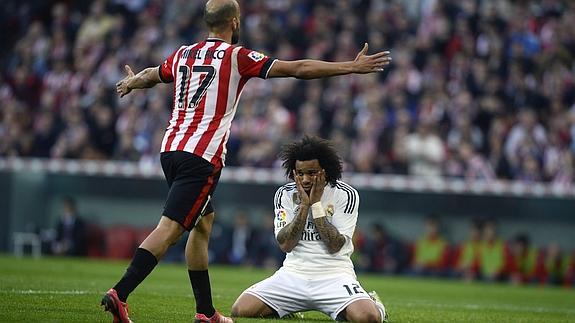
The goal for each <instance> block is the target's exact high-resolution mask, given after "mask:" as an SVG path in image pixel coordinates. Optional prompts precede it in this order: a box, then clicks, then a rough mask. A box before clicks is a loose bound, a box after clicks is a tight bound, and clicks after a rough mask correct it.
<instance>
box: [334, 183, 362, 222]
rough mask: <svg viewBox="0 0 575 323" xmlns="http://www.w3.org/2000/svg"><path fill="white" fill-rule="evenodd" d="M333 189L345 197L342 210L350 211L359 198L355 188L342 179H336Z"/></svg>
mask: <svg viewBox="0 0 575 323" xmlns="http://www.w3.org/2000/svg"><path fill="white" fill-rule="evenodd" d="M335 190H336V191H338V193H339V194H341V195H342V198H344V199H346V203H345V208H344V210H343V212H344V213H348V214H349V213H352V212H353V210H354V209H355V206H356V205H357V203H358V200H359V193H358V192H357V190H356V189H355V188H353V187H352V186H351V185H349V184H347V183H345V182H342V181H337V183H336V184H335Z"/></svg>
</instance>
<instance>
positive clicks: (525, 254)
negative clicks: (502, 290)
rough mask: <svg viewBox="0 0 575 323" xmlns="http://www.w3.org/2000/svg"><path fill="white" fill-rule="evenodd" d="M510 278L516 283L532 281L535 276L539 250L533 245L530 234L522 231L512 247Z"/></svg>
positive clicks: (512, 243)
mask: <svg viewBox="0 0 575 323" xmlns="http://www.w3.org/2000/svg"><path fill="white" fill-rule="evenodd" d="M509 251H510V256H511V257H510V268H509V275H510V276H509V278H510V279H511V282H512V283H514V284H522V283H527V282H531V281H532V280H533V279H534V277H535V265H536V261H537V251H536V250H535V249H534V248H533V247H532V246H531V243H530V241H529V236H527V234H525V233H520V234H518V235H516V236H515V238H514V239H513V241H512V242H511V247H510V250H509Z"/></svg>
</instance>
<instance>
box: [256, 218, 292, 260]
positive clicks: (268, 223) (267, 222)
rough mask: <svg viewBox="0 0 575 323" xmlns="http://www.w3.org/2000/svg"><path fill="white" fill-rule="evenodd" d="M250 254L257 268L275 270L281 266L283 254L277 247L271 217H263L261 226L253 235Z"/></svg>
mask: <svg viewBox="0 0 575 323" xmlns="http://www.w3.org/2000/svg"><path fill="white" fill-rule="evenodd" d="M251 252H252V255H253V258H252V262H253V264H254V265H256V266H258V267H264V268H269V269H277V268H279V266H281V264H282V262H283V260H284V258H285V253H283V252H282V251H281V249H280V248H278V246H277V242H276V236H275V234H274V219H273V218H272V217H269V216H264V217H263V219H262V226H261V227H260V228H258V229H257V230H256V232H255V234H254V243H253V247H252V248H251Z"/></svg>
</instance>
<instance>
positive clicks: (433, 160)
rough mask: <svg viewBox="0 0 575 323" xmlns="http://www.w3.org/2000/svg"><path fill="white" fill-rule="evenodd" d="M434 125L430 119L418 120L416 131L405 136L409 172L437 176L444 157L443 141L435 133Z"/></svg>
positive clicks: (417, 174)
mask: <svg viewBox="0 0 575 323" xmlns="http://www.w3.org/2000/svg"><path fill="white" fill-rule="evenodd" d="M435 129H436V125H435V124H434V123H433V122H432V121H430V120H420V123H419V124H418V126H417V131H416V132H415V133H413V134H410V135H408V136H407V137H406V138H405V150H406V154H407V163H408V169H409V174H411V175H416V176H426V177H439V176H441V174H442V172H441V169H442V162H443V159H444V157H445V153H444V147H443V142H442V141H441V139H440V138H439V136H437V134H435Z"/></svg>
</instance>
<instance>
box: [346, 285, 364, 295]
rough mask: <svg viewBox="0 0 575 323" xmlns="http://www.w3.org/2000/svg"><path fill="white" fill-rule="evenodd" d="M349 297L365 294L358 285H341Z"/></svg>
mask: <svg viewBox="0 0 575 323" xmlns="http://www.w3.org/2000/svg"><path fill="white" fill-rule="evenodd" d="M343 287H344V288H345V290H346V291H347V293H348V294H349V296H352V295H353V294H364V293H365V292H364V291H363V289H362V288H361V286H359V285H358V284H351V285H343Z"/></svg>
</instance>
